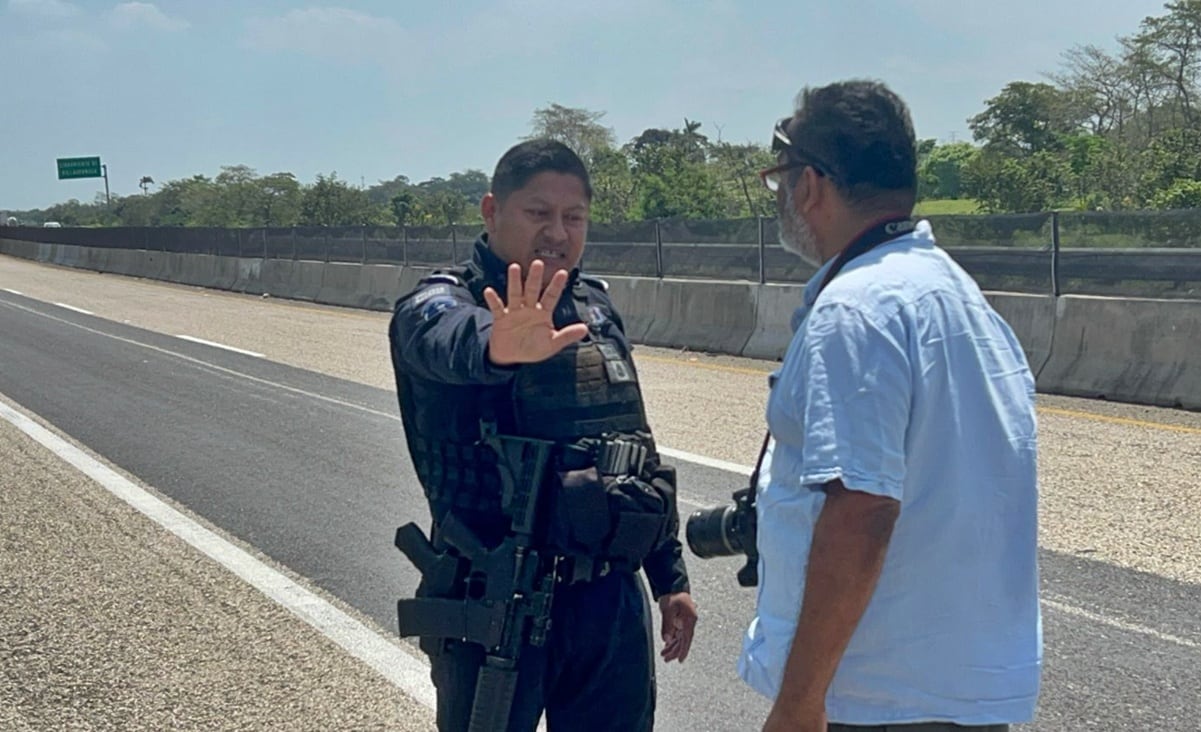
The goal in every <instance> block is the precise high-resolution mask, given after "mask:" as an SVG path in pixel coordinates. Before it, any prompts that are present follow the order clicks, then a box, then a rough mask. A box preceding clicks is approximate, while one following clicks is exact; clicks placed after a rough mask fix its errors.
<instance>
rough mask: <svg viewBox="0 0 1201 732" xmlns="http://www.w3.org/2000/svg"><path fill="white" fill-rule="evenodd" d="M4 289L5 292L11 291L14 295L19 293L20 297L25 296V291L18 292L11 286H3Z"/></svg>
mask: <svg viewBox="0 0 1201 732" xmlns="http://www.w3.org/2000/svg"><path fill="white" fill-rule="evenodd" d="M4 291H5V292H11V293H12V294H14V295H20V296H21V297H25V293H23V292H18V291H17V290H14V289H12V288H11V287H5V288H4Z"/></svg>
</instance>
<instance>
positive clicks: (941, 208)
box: [914, 198, 980, 216]
mask: <svg viewBox="0 0 1201 732" xmlns="http://www.w3.org/2000/svg"><path fill="white" fill-rule="evenodd" d="M979 212H980V204H979V202H977V201H974V200H972V199H970V198H928V199H924V200H921V201H918V202H917V207H916V208H915V209H914V213H916V214H917V215H918V216H951V215H962V214H974V213H979Z"/></svg>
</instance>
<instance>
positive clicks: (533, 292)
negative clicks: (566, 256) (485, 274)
mask: <svg viewBox="0 0 1201 732" xmlns="http://www.w3.org/2000/svg"><path fill="white" fill-rule="evenodd" d="M543 269H544V265H543V263H542V260H541V259H535V260H534V261H533V262H531V263H530V271H529V274H528V275H527V276H526V281H525V285H524V287H523V286H522V283H521V265H520V264H510V265H509V284H508V296H509V302H508V304H506V303H505V302H504V301H503V300H501V299H500V295H498V294H497V292H496V290H494V289H492V288H491V287H488V288H486V289H485V290H484V301H485V302H487V303H488V309H489V310H491V311H492V335H491V336H490V337H489V339H488V358H489V359H490V360H491V361H492V363H494V364H496V365H498V366H508V365H512V364H518V363H537V362H539V361H545V360H546V359H548V358H550V357H551V356H553V355H555V354H556V353H558V352H559V351H561V350H563V349H564V348H566V347H567V346H569V345H571V344H572V343H575V342H577V341H579V340H582V339H583V338H584V336H586V335H588V326H587V325H584V324H583V323H575V324H574V325H569V326H567V327H566V328H563V329H562V330H555V322H554V314H555V305H556V304H558V302H559V296H560V295H562V294H563V287H564V286H565V285H566V284H567V270H562V269H561V270H559V271H558V272H555V274H554V276H553V277H551V280H550V284H548V285H547V286H546V290H545V291H543V292H541V296H539V295H540V293H539V289H540V288H541V285H542V271H543Z"/></svg>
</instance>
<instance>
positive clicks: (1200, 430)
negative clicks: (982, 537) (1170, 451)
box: [635, 355, 1201, 435]
mask: <svg viewBox="0 0 1201 732" xmlns="http://www.w3.org/2000/svg"><path fill="white" fill-rule="evenodd" d="M635 360H637V361H653V362H655V363H665V364H672V365H674V366H688V367H690V368H697V369H706V370H709V371H725V372H727V373H735V374H748V375H750V376H766V375H767V374H769V373H771V372H770V371H768V370H766V369H752V368H746V367H742V366H723V365H721V364H715V363H698V362H696V361H685V360H682V359H678V358H665V357H663V356H645V355H639V356H635ZM1038 411H1039V412H1040V413H1042V414H1054V415H1057V416H1060V417H1073V418H1075V419H1088V420H1092V421H1094V422H1108V423H1110V424H1120V425H1125V426H1127V427H1142V428H1144V429H1153V430H1165V431H1168V432H1180V433H1183V434H1188V435H1201V427H1189V426H1187V425H1180V424H1166V423H1163V422H1148V421H1146V420H1142V419H1132V418H1129V417H1113V416H1110V415H1108V414H1097V413H1095V412H1084V411H1080V410H1076V409H1063V408H1060V407H1039V408H1038Z"/></svg>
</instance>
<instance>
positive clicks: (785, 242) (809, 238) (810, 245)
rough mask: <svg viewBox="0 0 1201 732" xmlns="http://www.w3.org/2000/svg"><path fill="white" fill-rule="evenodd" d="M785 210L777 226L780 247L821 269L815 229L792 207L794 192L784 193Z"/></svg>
mask: <svg viewBox="0 0 1201 732" xmlns="http://www.w3.org/2000/svg"><path fill="white" fill-rule="evenodd" d="M783 208H784V210H783V211H782V212H781V213H780V222H779V226H777V229H778V233H779V239H780V246H782V247H784V248H785V249H786V250H788V251H789V252H791V253H793V254H795V255H797V256H798V257H800V258H801V260H802V261H803V262H805V263H806V264H808V265H810V266H811V267H815V268H816V267H821V265H822V260H821V253H820V252H819V251H818V249H817V238H816V237H815V236H814V235H813V229H811V228H809V224H807V223H805V220H804V219H803V218H801V215H800V214H798V213H797V211H796V207H795V206H793V205H792V191H787V192H785V193H784V207H783Z"/></svg>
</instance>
